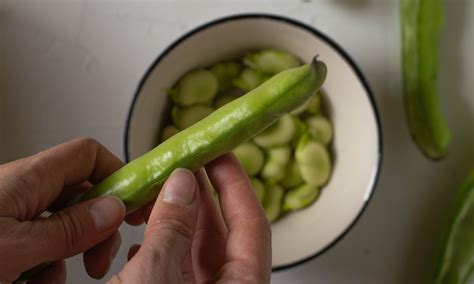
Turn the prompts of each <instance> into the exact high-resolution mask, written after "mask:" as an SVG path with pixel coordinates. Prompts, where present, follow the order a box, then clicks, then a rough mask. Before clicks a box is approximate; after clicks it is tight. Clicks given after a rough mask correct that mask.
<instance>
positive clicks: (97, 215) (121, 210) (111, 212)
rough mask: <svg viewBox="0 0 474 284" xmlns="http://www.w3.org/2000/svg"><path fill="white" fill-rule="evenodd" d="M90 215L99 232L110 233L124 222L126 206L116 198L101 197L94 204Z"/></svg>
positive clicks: (91, 206)
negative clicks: (109, 231)
mask: <svg viewBox="0 0 474 284" xmlns="http://www.w3.org/2000/svg"><path fill="white" fill-rule="evenodd" d="M89 214H90V216H91V218H92V221H93V223H94V225H95V227H96V229H97V231H99V232H102V231H108V230H110V229H112V228H114V227H118V226H120V224H121V223H122V221H123V220H124V218H125V204H124V203H123V202H122V200H120V199H119V198H117V197H115V196H107V197H101V198H98V199H96V200H95V201H94V202H92V204H91V205H90V207H89Z"/></svg>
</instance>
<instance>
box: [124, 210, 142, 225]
mask: <svg viewBox="0 0 474 284" xmlns="http://www.w3.org/2000/svg"><path fill="white" fill-rule="evenodd" d="M125 222H126V223H127V224H129V225H132V226H140V225H141V224H143V223H144V222H145V220H143V215H142V211H141V209H140V210H136V211H133V212H132V213H130V214H128V215H127V216H125Z"/></svg>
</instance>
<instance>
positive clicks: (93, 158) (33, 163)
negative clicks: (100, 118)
mask: <svg viewBox="0 0 474 284" xmlns="http://www.w3.org/2000/svg"><path fill="white" fill-rule="evenodd" d="M122 164H123V163H122V162H121V161H120V160H119V159H118V158H117V157H115V156H114V155H113V154H112V153H111V152H109V151H108V150H107V149H106V148H105V147H104V146H102V145H101V144H100V143H98V142H96V141H95V140H92V139H89V138H81V139H76V140H73V141H71V142H68V143H65V144H61V145H59V146H56V147H53V148H51V149H48V150H46V151H43V152H40V153H38V154H36V155H34V156H32V157H29V158H26V159H23V160H21V161H19V162H15V163H12V164H10V165H9V166H5V167H1V168H0V170H1V171H2V175H3V176H5V177H6V178H5V180H4V181H5V182H6V183H7V184H9V185H10V186H9V187H8V190H9V191H10V192H11V194H9V195H5V196H6V198H8V197H9V196H11V195H12V194H14V198H13V200H10V201H9V200H7V201H5V200H1V197H0V201H5V202H7V204H11V202H14V201H15V200H22V202H23V205H22V206H20V210H19V209H18V206H3V207H1V208H0V216H9V217H14V218H17V219H19V220H21V221H24V220H30V219H32V218H34V217H35V216H36V215H37V214H40V213H42V212H43V211H44V210H45V209H46V208H47V207H49V205H50V204H51V203H52V202H53V201H54V200H56V198H57V197H58V196H59V194H60V193H61V191H62V190H63V188H64V187H65V186H69V185H74V184H78V183H80V182H83V181H84V180H89V181H90V182H92V183H93V184H95V183H97V182H99V181H100V180H102V179H103V178H105V177H106V176H108V175H110V174H111V173H112V172H114V171H115V170H117V169H118V168H120V167H121V166H122ZM1 203H3V202H1ZM30 208H35V210H34V211H33V210H31V209H30Z"/></svg>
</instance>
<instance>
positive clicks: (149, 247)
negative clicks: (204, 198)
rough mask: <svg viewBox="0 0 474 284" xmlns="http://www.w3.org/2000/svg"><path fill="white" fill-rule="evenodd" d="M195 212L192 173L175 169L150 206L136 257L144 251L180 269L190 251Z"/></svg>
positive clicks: (196, 193) (196, 199) (196, 202)
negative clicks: (140, 245) (153, 203)
mask: <svg viewBox="0 0 474 284" xmlns="http://www.w3.org/2000/svg"><path fill="white" fill-rule="evenodd" d="M198 209H199V190H198V184H197V182H196V179H195V177H194V175H193V173H192V172H190V171H189V170H187V169H176V170H175V171H174V172H173V173H172V174H171V176H170V177H169V179H168V180H167V181H166V183H165V184H164V186H163V188H162V190H161V192H160V195H159V196H158V198H157V201H156V203H155V205H154V207H153V210H152V212H151V215H150V218H149V219H148V225H147V227H146V229H145V235H144V240H143V243H142V247H141V249H140V252H139V253H138V255H142V254H141V253H142V252H143V251H145V250H146V251H149V252H151V253H152V254H155V255H151V256H152V258H153V259H158V260H160V259H161V260H165V261H168V260H171V261H172V262H173V263H168V264H175V265H177V267H181V264H182V263H183V261H184V259H185V257H186V256H187V255H188V253H189V251H190V249H191V244H192V241H193V236H194V230H195V228H196V223H197V217H198ZM145 254H147V253H145ZM156 254H159V255H156ZM157 256H158V257H157ZM164 265H165V266H166V264H164Z"/></svg>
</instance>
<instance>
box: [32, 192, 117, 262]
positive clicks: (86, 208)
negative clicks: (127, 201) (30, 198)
mask: <svg viewBox="0 0 474 284" xmlns="http://www.w3.org/2000/svg"><path fill="white" fill-rule="evenodd" d="M124 216H125V205H124V204H123V202H122V201H121V200H120V199H118V198H116V197H102V198H96V199H92V200H88V201H85V202H82V203H79V204H76V205H74V206H71V207H68V208H66V209H64V210H62V211H58V212H56V213H54V214H52V215H51V216H49V217H48V218H44V219H39V220H36V221H34V222H33V223H32V231H33V233H32V234H30V235H32V236H35V238H36V242H34V244H35V246H34V247H33V248H31V250H32V253H33V255H38V256H41V257H42V260H41V261H45V260H57V259H65V258H68V257H71V256H73V255H76V254H78V253H81V252H83V251H85V250H88V249H89V248H91V247H93V246H94V245H96V244H98V243H100V242H102V241H103V240H105V239H106V238H107V237H109V236H110V235H112V234H113V233H114V232H115V231H116V230H117V229H118V227H119V226H120V224H121V223H122V221H123V219H124ZM38 242H39V243H38Z"/></svg>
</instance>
